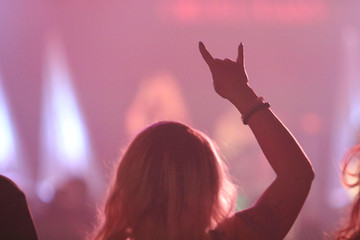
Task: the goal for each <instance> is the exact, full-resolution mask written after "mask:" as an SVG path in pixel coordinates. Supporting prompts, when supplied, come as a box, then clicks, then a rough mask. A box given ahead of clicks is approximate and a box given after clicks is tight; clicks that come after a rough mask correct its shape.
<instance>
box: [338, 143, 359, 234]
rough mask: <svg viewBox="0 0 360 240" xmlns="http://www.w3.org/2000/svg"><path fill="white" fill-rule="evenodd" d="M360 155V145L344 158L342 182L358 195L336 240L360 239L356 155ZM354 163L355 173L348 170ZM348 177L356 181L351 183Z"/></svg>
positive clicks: (357, 164)
mask: <svg viewBox="0 0 360 240" xmlns="http://www.w3.org/2000/svg"><path fill="white" fill-rule="evenodd" d="M358 154H360V145H356V146H354V147H352V148H351V149H350V150H349V151H348V152H347V154H346V155H345V157H344V160H343V168H342V182H343V184H344V185H345V186H346V187H348V188H355V189H357V191H358V192H357V194H356V196H355V199H354V203H353V206H352V209H351V213H350V216H349V218H348V219H347V221H346V222H345V224H344V226H343V227H342V228H341V229H340V230H339V231H338V232H337V235H336V238H335V239H336V240H359V239H360V192H359V189H358V188H359V186H360V164H359V163H360V162H358V161H359V159H356V158H355V157H356V155H358ZM352 161H357V162H355V164H356V170H355V172H352V171H351V170H349V169H348V167H349V164H350V163H351V162H352ZM348 177H350V178H352V179H353V180H354V181H353V182H349V181H348Z"/></svg>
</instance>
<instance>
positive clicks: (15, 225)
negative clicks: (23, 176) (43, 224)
mask: <svg viewBox="0 0 360 240" xmlns="http://www.w3.org/2000/svg"><path fill="white" fill-rule="evenodd" d="M0 239H11V240H23V239H26V240H37V239H38V238H37V234H36V231H35V227H34V224H33V221H32V218H31V215H30V212H29V209H28V205H27V202H26V198H25V195H24V193H23V192H22V191H21V190H20V189H19V188H18V187H17V186H16V184H15V183H13V182H12V181H11V180H10V179H8V178H6V177H4V176H1V175H0Z"/></svg>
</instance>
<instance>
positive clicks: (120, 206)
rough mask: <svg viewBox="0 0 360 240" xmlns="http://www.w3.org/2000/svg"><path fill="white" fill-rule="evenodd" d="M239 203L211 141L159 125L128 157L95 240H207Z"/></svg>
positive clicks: (139, 140)
mask: <svg viewBox="0 0 360 240" xmlns="http://www.w3.org/2000/svg"><path fill="white" fill-rule="evenodd" d="M234 203H235V187H234V185H233V184H232V183H231V182H230V180H229V178H228V175H227V170H226V166H225V165H224V163H223V162H222V161H221V159H220V158H219V156H218V154H217V153H216V151H215V149H214V146H213V144H212V142H211V141H210V140H209V139H208V138H207V137H206V135H205V134H203V133H201V132H199V131H197V130H194V129H192V128H190V127H188V126H186V125H184V124H181V123H177V122H159V123H156V124H154V125H151V126H149V127H148V128H146V129H145V130H143V131H142V132H140V133H139V134H138V135H137V136H136V137H135V139H134V140H133V141H132V142H131V144H130V145H129V147H128V148H127V150H126V152H125V154H124V155H123V157H122V159H121V161H120V163H119V165H118V167H117V170H116V173H115V176H114V178H113V181H112V184H111V186H110V188H109V192H108V195H107V198H106V202H105V206H104V210H103V213H102V215H100V216H99V223H98V228H97V229H96V230H95V232H94V239H96V240H113V239H117V240H123V239H136V240H153V239H156V240H167V239H171V240H183V239H190V240H195V239H196V240H200V239H205V238H207V237H206V236H207V234H206V232H207V231H208V230H210V229H212V228H214V227H215V226H216V225H217V224H219V223H220V222H221V221H223V220H224V219H225V218H226V217H229V215H230V214H231V213H232V210H233V206H234Z"/></svg>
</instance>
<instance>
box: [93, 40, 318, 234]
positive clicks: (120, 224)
mask: <svg viewBox="0 0 360 240" xmlns="http://www.w3.org/2000/svg"><path fill="white" fill-rule="evenodd" d="M199 47H200V52H201V54H202V56H203V58H204V60H205V61H206V63H207V64H208V66H209V68H210V71H211V73H212V77H213V84H214V88H215V91H216V92H217V93H218V94H219V95H220V96H221V97H223V98H225V99H227V100H229V101H230V102H231V103H232V104H233V105H234V106H235V107H236V108H237V109H238V110H239V112H240V113H241V114H242V120H243V123H244V124H246V125H248V126H249V127H250V128H251V130H252V132H253V133H254V135H255V137H256V139H257V141H258V143H259V145H260V147H261V149H262V151H263V152H264V154H265V156H266V158H267V160H268V161H269V163H270V165H271V166H272V168H273V169H274V171H275V173H276V179H275V180H274V181H273V182H272V183H271V184H270V186H269V187H268V188H267V189H266V190H265V192H264V193H263V194H262V196H261V197H260V198H259V199H258V201H257V202H256V203H255V204H254V205H253V206H252V207H251V208H249V209H246V210H244V211H240V212H237V213H235V214H234V213H233V207H234V203H235V190H236V189H235V187H234V185H233V184H232V182H231V181H230V179H229V177H228V173H227V171H226V166H225V164H224V162H223V161H222V160H221V158H220V155H219V154H218V153H217V152H216V149H215V147H214V144H213V142H212V141H211V140H210V139H209V138H208V137H207V136H206V135H205V134H204V133H201V132H200V131H198V130H196V129H194V128H191V127H189V126H187V125H185V124H182V123H178V122H158V123H155V124H153V125H151V126H149V127H147V128H146V129H145V130H143V131H142V132H140V133H139V134H138V135H137V136H136V137H135V139H134V140H133V141H132V142H131V143H130V145H129V146H128V148H127V150H126V152H125V153H124V155H123V157H122V159H121V161H120V162H119V164H118V166H117V169H116V173H115V176H114V178H113V181H112V184H111V186H110V188H109V192H108V195H107V199H106V202H105V206H104V210H103V212H102V214H101V215H100V216H99V224H98V226H97V228H96V229H95V231H94V236H93V237H94V239H96V240H100V239H101V240H115V239H116V240H125V239H127V240H129V239H132V240H133V239H135V240H185V239H186V240H205V239H206V240H228V239H246V240H251V239H254V240H262V239H263V240H272V239H283V238H284V237H285V235H286V234H287V233H288V231H289V229H290V228H291V226H292V225H293V223H294V221H295V219H296V218H297V216H298V214H299V212H300V210H301V208H302V206H303V203H304V201H305V199H306V197H307V195H308V192H309V190H310V186H311V182H312V180H313V178H314V172H313V169H312V166H311V164H310V162H309V160H308V158H307V157H306V155H305V153H304V152H303V151H302V149H301V147H300V146H299V144H298V143H297V142H296V140H295V139H294V137H293V136H292V135H291V133H290V132H289V131H288V130H287V129H286V127H285V126H284V125H283V124H282V123H281V122H280V121H279V120H278V118H277V117H276V116H275V115H274V114H273V113H272V111H271V110H270V109H269V107H270V105H269V104H268V103H266V102H265V101H264V98H262V97H258V95H256V94H255V92H254V91H253V90H252V89H251V87H250V86H249V85H248V77H247V74H246V72H245V68H244V58H243V45H242V44H240V46H239V49H238V58H237V60H236V61H232V60H229V59H225V60H220V59H214V58H213V57H212V56H211V55H210V53H209V52H208V51H207V50H206V48H205V46H204V45H203V43H200V44H199ZM239 119H240V116H239ZM255 177H261V176H254V178H255ZM254 181H256V178H255V179H254Z"/></svg>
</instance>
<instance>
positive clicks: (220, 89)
mask: <svg viewBox="0 0 360 240" xmlns="http://www.w3.org/2000/svg"><path fill="white" fill-rule="evenodd" d="M199 49H200V52H201V55H202V56H203V58H204V60H205V61H206V63H207V64H208V66H209V68H210V71H211V74H212V77H213V85H214V88H215V91H216V92H217V93H218V94H219V95H220V96H221V97H223V98H226V99H228V100H229V101H230V102H231V103H232V104H233V105H234V106H235V107H236V108H237V109H238V110H239V111H240V113H241V114H242V117H243V123H244V124H248V125H249V127H250V128H251V130H252V132H253V133H254V135H255V137H256V140H257V142H258V143H259V145H260V147H261V149H262V151H263V153H264V155H265V156H266V158H267V160H268V161H269V163H270V165H271V166H272V168H273V169H274V171H275V173H276V179H275V180H274V181H273V182H272V183H271V185H270V186H269V187H268V188H267V189H266V190H265V192H264V193H263V194H262V196H261V197H260V198H259V200H258V201H257V202H256V203H255V205H254V206H253V207H252V208H250V209H247V210H245V211H243V212H239V213H237V214H236V217H235V222H236V224H237V225H242V227H245V228H247V231H246V233H247V234H248V235H249V236H248V238H246V239H258V240H259V239H283V238H284V237H285V235H286V234H287V233H288V231H289V230H290V228H291V226H292V225H293V223H294V221H295V219H296V217H297V216H298V214H299V212H300V210H301V208H302V205H303V203H304V201H305V199H306V197H307V195H308V192H309V190H310V186H311V182H312V180H313V178H314V172H313V169H312V166H311V164H310V161H309V160H308V158H307V156H306V155H305V153H304V152H303V150H302V149H301V147H300V145H299V144H298V143H297V141H296V140H295V138H294V137H293V136H292V134H291V133H290V132H289V130H288V129H287V128H286V127H285V126H284V125H283V124H282V123H281V121H280V120H279V119H278V118H277V117H276V116H275V114H274V113H273V112H272V111H271V110H270V109H269V107H270V105H269V104H268V103H266V102H264V98H262V97H258V96H257V95H256V93H255V92H254V91H253V90H252V88H251V87H250V86H249V84H248V76H247V74H246V71H245V66H244V51H243V44H242V43H241V44H240V45H239V48H238V57H237V60H236V61H232V60H230V59H225V60H220V59H214V58H213V57H212V56H211V54H210V53H209V52H208V51H207V50H206V48H205V46H204V44H203V43H202V42H200V43H199ZM237 227H238V226H237ZM239 229H240V228H239ZM239 234H240V233H239ZM239 237H240V236H239Z"/></svg>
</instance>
